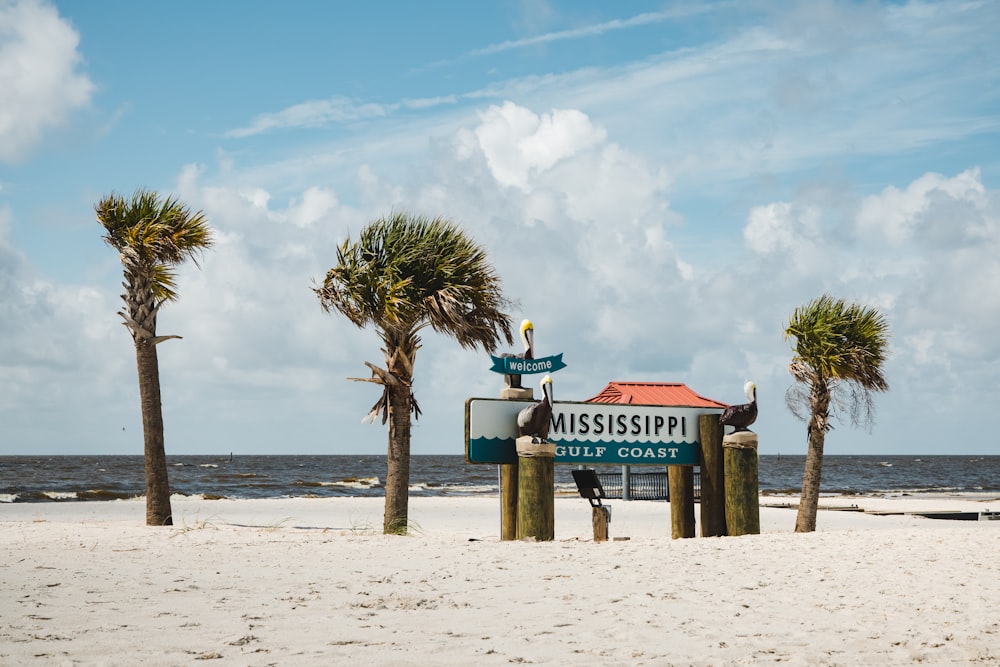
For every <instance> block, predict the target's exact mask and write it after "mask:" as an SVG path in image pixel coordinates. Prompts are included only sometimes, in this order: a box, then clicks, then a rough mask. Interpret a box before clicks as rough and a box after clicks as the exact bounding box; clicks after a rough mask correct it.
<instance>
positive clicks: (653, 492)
mask: <svg viewBox="0 0 1000 667" xmlns="http://www.w3.org/2000/svg"><path fill="white" fill-rule="evenodd" d="M597 479H599V480H600V481H601V486H602V487H604V495H605V496H607V497H608V498H615V499H619V500H620V499H621V498H622V473H620V472H598V473H597ZM628 479H629V498H630V499H631V500H670V489H669V485H668V483H667V473H666V472H633V473H629V475H628ZM694 497H695V500H698V499H700V498H701V471H700V470H699V469H698V468H695V469H694Z"/></svg>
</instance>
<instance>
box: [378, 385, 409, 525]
mask: <svg viewBox="0 0 1000 667" xmlns="http://www.w3.org/2000/svg"><path fill="white" fill-rule="evenodd" d="M386 391H387V393H388V401H389V456H388V464H387V469H386V476H385V516H384V518H383V523H382V532H384V533H385V534H386V535H405V534H406V529H407V526H408V525H409V499H410V388H409V387H408V386H402V385H386Z"/></svg>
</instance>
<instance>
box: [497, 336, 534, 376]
mask: <svg viewBox="0 0 1000 667" xmlns="http://www.w3.org/2000/svg"><path fill="white" fill-rule="evenodd" d="M521 342H522V343H523V344H524V352H522V353H520V354H510V353H507V354H502V355H500V356H501V358H503V357H508V358H510V357H512V358H514V359H534V358H535V325H533V324H532V323H531V320H523V321H522V322H521ZM503 379H504V381H505V383H506V385H507V386H508V387H515V388H520V387H521V376H520V375H504V376H503Z"/></svg>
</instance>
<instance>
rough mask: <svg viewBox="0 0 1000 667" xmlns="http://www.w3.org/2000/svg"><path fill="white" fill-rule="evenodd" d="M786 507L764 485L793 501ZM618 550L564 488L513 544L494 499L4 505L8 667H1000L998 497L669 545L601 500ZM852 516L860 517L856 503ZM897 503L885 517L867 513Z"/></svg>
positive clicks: (0, 526)
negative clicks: (401, 531)
mask: <svg viewBox="0 0 1000 667" xmlns="http://www.w3.org/2000/svg"><path fill="white" fill-rule="evenodd" d="M794 500H795V499H794V498H784V499H782V498H773V497H764V498H762V502H763V503H764V504H765V505H768V504H775V505H776V504H780V503H783V502H794ZM611 505H612V508H613V515H612V522H611V525H610V533H611V537H612V538H624V537H627V538H629V539H627V540H614V541H609V542H605V543H594V542H592V539H591V538H592V531H591V525H590V509H589V506H588V505H587V503H586V502H585V501H583V500H581V499H579V498H557V499H556V503H555V506H556V539H555V541H553V542H546V543H530V542H501V541H500V540H499V521H500V518H499V500H498V499H496V498H488V497H466V498H413V499H411V510H410V513H411V521H412V523H413V524H414V530H413V531H412V533H411V534H410V535H408V536H405V537H398V536H397V537H387V536H383V535H381V534H380V533H379V530H380V527H381V516H382V499H381V498H331V499H309V498H297V499H280V500H202V499H196V498H180V497H178V498H175V500H174V505H173V509H174V516H175V523H176V525H175V526H173V527H169V528H159V529H157V528H148V527H146V526H144V525H143V517H144V506H143V503H142V501H141V500H140V501H115V502H89V503H88V502H69V503H34V504H6V505H3V506H0V582H2V588H0V616H2V622H0V664H2V665H140V664H141V665H200V664H206V663H207V664H216V665H328V664H334V663H335V662H338V661H344V662H347V661H349V662H350V663H352V664H358V665H468V664H472V663H475V664H477V665H482V666H487V665H510V664H546V665H754V664H774V663H780V664H783V665H910V664H914V663H925V664H930V665H968V664H977V665H980V664H1000V565H998V563H997V553H998V548H1000V521H978V522H974V521H949V520H934V519H926V518H922V517H918V516H914V515H910V514H906V512H916V511H931V510H935V511H936V510H961V511H975V512H981V511H986V510H989V509H992V510H1000V499H998V498H995V497H993V498H974V497H960V498H942V497H940V496H935V497H915V496H914V497H911V496H906V497H893V498H874V497H855V498H849V497H836V498H824V499H823V502H822V506H825V507H835V506H838V507H847V508H852V506H857V507H856V509H859V510H868V511H836V510H834V509H827V510H823V511H821V512H820V516H819V526H818V528H819V529H818V531H817V532H816V533H813V534H807V535H797V534H794V533H793V532H792V527H793V525H794V519H795V512H794V510H792V509H787V508H782V507H770V506H764V507H762V508H761V526H762V534H761V535H753V536H743V537H725V538H700V537H699V538H693V539H685V540H672V539H671V538H670V512H669V505H668V504H666V503H662V502H641V501H637V502H630V503H629V502H620V501H617V502H612V503H611ZM852 509H854V508H852ZM876 512H890V513H893V514H876Z"/></svg>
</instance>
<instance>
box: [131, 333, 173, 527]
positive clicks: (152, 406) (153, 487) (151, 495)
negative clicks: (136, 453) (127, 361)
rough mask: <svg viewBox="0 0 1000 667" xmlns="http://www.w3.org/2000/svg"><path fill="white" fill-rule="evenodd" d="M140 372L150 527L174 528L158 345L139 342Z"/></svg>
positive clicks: (147, 505)
mask: <svg viewBox="0 0 1000 667" xmlns="http://www.w3.org/2000/svg"><path fill="white" fill-rule="evenodd" d="M135 358H136V365H137V366H138V369H139V399H140V402H141V404H142V435H143V445H144V449H143V451H144V454H145V457H144V458H145V464H146V525H148V526H170V525H173V516H172V512H171V510H170V485H169V482H168V481H167V455H166V451H165V449H164V446H163V409H162V406H161V405H160V366H159V361H158V360H157V356H156V345H155V344H154V343H153V342H152V341H150V340H143V339H142V338H140V337H136V339H135Z"/></svg>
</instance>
